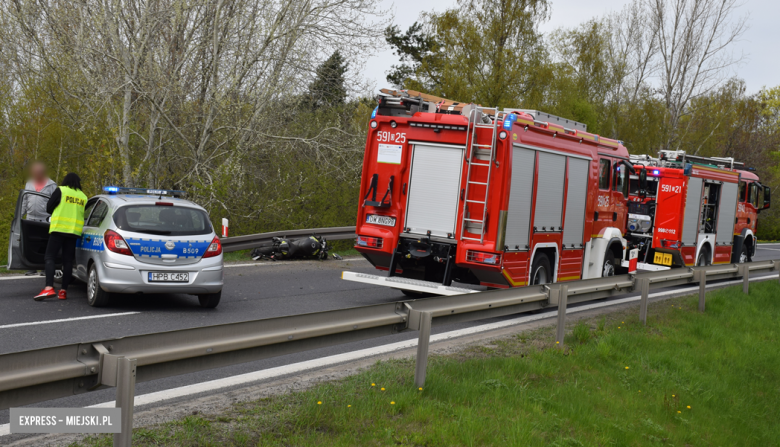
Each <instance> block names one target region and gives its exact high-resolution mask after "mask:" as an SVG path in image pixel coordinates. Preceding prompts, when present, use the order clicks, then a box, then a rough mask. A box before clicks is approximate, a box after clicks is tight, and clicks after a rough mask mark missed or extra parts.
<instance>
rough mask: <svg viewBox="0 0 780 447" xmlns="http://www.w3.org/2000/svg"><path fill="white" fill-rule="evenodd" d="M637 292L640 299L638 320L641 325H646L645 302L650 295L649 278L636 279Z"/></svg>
mask: <svg viewBox="0 0 780 447" xmlns="http://www.w3.org/2000/svg"><path fill="white" fill-rule="evenodd" d="M637 282H638V283H639V284H638V286H639V292H640V293H641V294H642V298H641V299H640V300H639V319H640V320H641V321H642V324H644V325H645V326H646V325H647V300H648V296H649V295H650V278H638V279H637Z"/></svg>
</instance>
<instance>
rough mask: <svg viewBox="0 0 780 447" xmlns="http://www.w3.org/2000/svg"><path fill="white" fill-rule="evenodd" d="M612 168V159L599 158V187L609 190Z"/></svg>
mask: <svg viewBox="0 0 780 447" xmlns="http://www.w3.org/2000/svg"><path fill="white" fill-rule="evenodd" d="M611 168H612V162H611V161H610V160H606V159H603V158H602V159H601V160H599V189H604V190H609V173H610V170H611Z"/></svg>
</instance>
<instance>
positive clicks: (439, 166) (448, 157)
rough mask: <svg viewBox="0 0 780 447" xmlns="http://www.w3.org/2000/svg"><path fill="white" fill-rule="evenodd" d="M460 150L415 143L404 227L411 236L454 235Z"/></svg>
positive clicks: (461, 158) (460, 162)
mask: <svg viewBox="0 0 780 447" xmlns="http://www.w3.org/2000/svg"><path fill="white" fill-rule="evenodd" d="M462 164H463V148H462V147H457V146H434V145H427V144H415V145H414V154H413V156H412V172H411V174H410V175H409V177H410V178H409V196H408V199H407V200H408V202H407V207H406V227H408V228H409V229H410V232H411V233H415V234H423V235H424V234H427V232H428V231H430V232H431V235H432V236H439V237H445V238H446V237H447V234H455V219H456V214H457V208H458V197H459V196H458V195H459V193H460V174H461V167H462Z"/></svg>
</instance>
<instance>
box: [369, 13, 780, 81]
mask: <svg viewBox="0 0 780 447" xmlns="http://www.w3.org/2000/svg"><path fill="white" fill-rule="evenodd" d="M551 1H552V15H551V18H550V20H549V21H548V22H546V23H544V24H543V25H542V27H541V29H542V31H543V32H548V31H551V30H554V29H556V28H560V27H573V26H576V25H578V24H579V23H582V22H584V21H586V20H589V19H591V18H594V17H601V16H603V15H605V14H607V13H609V12H611V11H617V10H620V9H622V8H623V6H624V5H626V4H627V3H629V0H611V1H607V0H589V1H583V0H551ZM380 3H381V5H382V7H383V8H385V9H391V10H393V12H394V15H395V24H397V25H398V26H399V27H401V29H403V30H406V28H408V27H409V25H411V24H412V23H414V22H415V20H417V18H418V17H419V15H420V12H422V11H432V10H434V11H442V10H445V9H447V8H448V7H452V6H453V5H455V3H456V2H455V0H381V2H380ZM739 12H740V14H741V15H747V16H748V26H749V29H748V30H747V32H746V33H745V34H744V35H743V37H742V39H741V41H740V42H737V43H736V44H735V45H734V48H733V51H734V52H735V54H739V53H740V52H742V53H744V54H745V57H746V59H745V62H744V63H743V64H742V65H740V66H739V67H736V68H735V69H734V74H736V75H737V76H739V77H740V78H742V79H744V80H745V82H746V83H747V89H748V93H755V92H757V91H758V90H760V89H761V88H762V87H764V86H769V87H774V86H778V85H780V76H779V75H778V73H780V49H778V43H780V1H778V0H745V1H744V3H743V5H742V6H741V7H740V8H739ZM395 63H398V60H397V58H396V57H395V56H394V55H393V53H392V52H391V51H390V49H389V48H386V49H385V51H383V52H381V53H378V54H377V55H376V56H374V57H372V58H371V59H370V60H368V61H367V62H366V65H365V70H364V73H363V75H364V76H365V77H366V78H368V80H369V81H374V82H375V86H376V87H377V88H382V87H389V85H388V83H387V81H386V80H385V76H386V73H387V71H388V70H389V69H390V67H391V66H392V65H393V64H395Z"/></svg>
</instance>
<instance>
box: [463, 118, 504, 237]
mask: <svg viewBox="0 0 780 447" xmlns="http://www.w3.org/2000/svg"><path fill="white" fill-rule="evenodd" d="M498 113H499V112H498V108H497V107H474V108H473V109H472V110H471V111H470V112H469V123H470V124H471V125H470V126H469V129H468V132H467V133H466V162H467V163H468V164H469V166H468V168H467V170H468V172H467V173H466V188H465V192H464V196H463V197H464V200H463V220H462V221H461V227H460V238H461V239H465V240H470V241H479V242H480V243H483V242H484V241H485V221H486V220H487V201H488V195H489V194H490V174H491V173H492V172H493V161H494V157H495V152H496V135H497V134H498V120H499V116H498ZM483 115H493V122H492V123H491V124H486V123H483V122H482V118H483ZM479 129H490V130H491V131H492V132H493V134H492V135H491V137H490V144H478V143H477V141H478V140H477V131H478V130H479ZM485 151H489V153H488V155H489V156H488V159H487V162H485V161H484V160H481V159H480V158H479V157H478V155H479V156H483V155H484V153H485ZM474 169H487V175H486V177H485V181H484V182H475V181H472V180H471V177H472V172H473V171H474ZM472 185H477V186H484V187H485V196H484V197H483V198H482V200H472V199H469V191H470V190H471V186H472ZM470 204H476V205H482V216H481V218H479V219H476V218H472V213H470V211H469V205H470ZM475 217H477V216H475ZM467 228H470V230H469V233H471V234H479V238H475V237H469V236H466V230H467Z"/></svg>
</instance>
